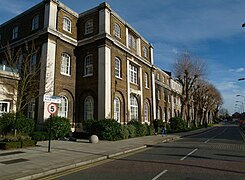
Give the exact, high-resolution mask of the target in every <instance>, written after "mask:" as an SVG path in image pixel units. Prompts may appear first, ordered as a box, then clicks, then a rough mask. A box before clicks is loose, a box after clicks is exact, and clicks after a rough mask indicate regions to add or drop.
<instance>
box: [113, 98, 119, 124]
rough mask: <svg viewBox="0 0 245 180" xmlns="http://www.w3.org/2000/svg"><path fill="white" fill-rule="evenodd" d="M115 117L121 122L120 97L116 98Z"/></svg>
mask: <svg viewBox="0 0 245 180" xmlns="http://www.w3.org/2000/svg"><path fill="white" fill-rule="evenodd" d="M114 119H115V120H116V121H117V122H120V99H119V98H118V97H115V99H114Z"/></svg>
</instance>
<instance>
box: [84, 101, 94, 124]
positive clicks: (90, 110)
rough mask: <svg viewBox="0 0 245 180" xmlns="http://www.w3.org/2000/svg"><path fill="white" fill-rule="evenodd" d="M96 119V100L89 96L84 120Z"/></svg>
mask: <svg viewBox="0 0 245 180" xmlns="http://www.w3.org/2000/svg"><path fill="white" fill-rule="evenodd" d="M90 119H94V99H93V97H91V96H87V97H86V98H85V100H84V120H90Z"/></svg>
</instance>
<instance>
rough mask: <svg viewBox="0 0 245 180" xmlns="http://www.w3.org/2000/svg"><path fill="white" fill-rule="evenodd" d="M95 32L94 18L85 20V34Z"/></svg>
mask: <svg viewBox="0 0 245 180" xmlns="http://www.w3.org/2000/svg"><path fill="white" fill-rule="evenodd" d="M93 32H94V20H93V19H89V20H87V21H86V22H85V25H84V34H85V35H87V34H91V33H93Z"/></svg>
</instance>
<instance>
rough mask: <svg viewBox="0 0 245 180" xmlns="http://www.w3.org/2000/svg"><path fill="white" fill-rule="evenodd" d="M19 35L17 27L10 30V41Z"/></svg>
mask: <svg viewBox="0 0 245 180" xmlns="http://www.w3.org/2000/svg"><path fill="white" fill-rule="evenodd" d="M18 34H19V27H18V26H15V27H14V28H13V30H12V39H16V38H17V37H18Z"/></svg>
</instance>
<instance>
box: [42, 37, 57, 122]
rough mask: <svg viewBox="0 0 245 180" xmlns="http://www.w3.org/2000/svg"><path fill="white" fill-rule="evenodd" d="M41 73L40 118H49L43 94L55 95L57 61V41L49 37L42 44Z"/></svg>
mask: <svg viewBox="0 0 245 180" xmlns="http://www.w3.org/2000/svg"><path fill="white" fill-rule="evenodd" d="M40 61H41V73H40V82H43V83H40V89H41V94H42V96H39V104H38V107H40V110H39V111H38V119H39V120H43V119H47V118H48V117H49V116H50V114H49V113H48V110H47V106H48V103H43V94H44V93H45V94H49V95H54V81H55V62H56V42H55V41H52V40H50V39H48V42H47V43H44V44H43V45H42V54H41V60H40Z"/></svg>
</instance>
